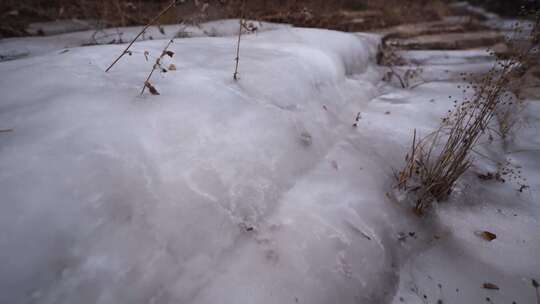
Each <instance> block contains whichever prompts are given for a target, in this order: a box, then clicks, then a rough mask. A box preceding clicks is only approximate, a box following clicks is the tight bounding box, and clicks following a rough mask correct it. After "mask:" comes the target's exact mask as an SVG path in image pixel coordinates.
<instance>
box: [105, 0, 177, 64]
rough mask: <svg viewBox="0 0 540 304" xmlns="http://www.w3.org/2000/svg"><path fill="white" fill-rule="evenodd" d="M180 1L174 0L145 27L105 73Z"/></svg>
mask: <svg viewBox="0 0 540 304" xmlns="http://www.w3.org/2000/svg"><path fill="white" fill-rule="evenodd" d="M178 1H179V0H173V1H172V2H171V4H169V6H167V7H166V8H164V9H163V10H162V11H161V12H160V13H159V14H158V15H157V16H156V17H155V18H154V19H152V20H151V21H150V22H149V23H148V24H147V25H145V26H144V27H143V29H142V30H141V31H140V32H139V33H138V34H137V36H135V38H133V40H131V42H130V43H129V44H128V46H127V47H126V49H125V50H124V51H123V52H122V54H120V55H119V56H118V57H117V58H116V59H115V60H114V61H113V63H111V65H110V66H109V67H108V68H107V69H106V70H105V72H108V71H109V70H110V69H111V68H112V67H113V66H114V65H115V64H116V63H117V62H118V61H119V60H120V59H121V58H122V57H124V55H125V54H127V53H128V50H129V48H130V47H131V46H132V45H133V44H134V43H135V41H137V39H139V37H140V36H141V35H142V34H144V32H146V30H147V29H148V28H149V27H150V26H152V25H153V24H154V23H155V22H156V21H158V20H159V18H161V16H163V15H165V13H167V12H168V11H169V10H170V9H171V8H173V7H174V6H176V2H178Z"/></svg>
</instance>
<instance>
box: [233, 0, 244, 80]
mask: <svg viewBox="0 0 540 304" xmlns="http://www.w3.org/2000/svg"><path fill="white" fill-rule="evenodd" d="M245 9H246V0H242V9H241V11H240V14H241V16H240V21H239V22H238V23H239V28H238V41H237V42H236V58H235V59H234V60H235V61H236V64H235V66H234V74H233V78H234V80H238V65H239V64H240V41H241V39H242V30H243V29H244V28H245V27H246V25H245V20H244V17H245Z"/></svg>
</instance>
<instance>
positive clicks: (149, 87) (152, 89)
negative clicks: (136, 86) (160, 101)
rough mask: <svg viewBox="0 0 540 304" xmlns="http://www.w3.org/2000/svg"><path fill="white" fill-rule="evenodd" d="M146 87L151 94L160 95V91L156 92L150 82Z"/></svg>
mask: <svg viewBox="0 0 540 304" xmlns="http://www.w3.org/2000/svg"><path fill="white" fill-rule="evenodd" d="M144 85H145V86H146V87H147V88H148V90H149V91H150V94H152V95H159V92H158V90H156V88H155V87H154V86H153V85H152V84H151V83H150V82H148V81H147V82H145V83H144Z"/></svg>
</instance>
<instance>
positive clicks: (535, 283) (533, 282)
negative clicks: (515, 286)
mask: <svg viewBox="0 0 540 304" xmlns="http://www.w3.org/2000/svg"><path fill="white" fill-rule="evenodd" d="M532 286H533V287H534V288H538V287H540V284H538V281H537V280H535V279H532Z"/></svg>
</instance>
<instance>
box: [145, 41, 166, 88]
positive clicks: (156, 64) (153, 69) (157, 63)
mask: <svg viewBox="0 0 540 304" xmlns="http://www.w3.org/2000/svg"><path fill="white" fill-rule="evenodd" d="M173 42H174V40H173V39H171V40H169V42H168V43H167V45H165V48H164V49H163V51H162V52H161V55H160V56H159V57H158V58H157V59H156V62H155V63H154V65H153V66H152V70H151V71H150V74H148V77H146V80H145V81H144V85H143V87H142V89H141V94H140V95H142V94H144V91H145V90H146V88H147V87H148V88H153V87H152V86H151V84H150V78H152V75H153V74H154V72H155V71H156V70H157V69H158V68H160V67H161V60H162V59H163V57H165V55H167V50H168V49H169V47H170V46H171V44H173ZM150 90H151V91H152V89H150ZM154 90H155V89H154ZM153 94H154V93H153Z"/></svg>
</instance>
